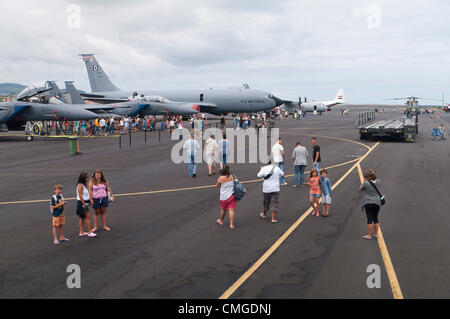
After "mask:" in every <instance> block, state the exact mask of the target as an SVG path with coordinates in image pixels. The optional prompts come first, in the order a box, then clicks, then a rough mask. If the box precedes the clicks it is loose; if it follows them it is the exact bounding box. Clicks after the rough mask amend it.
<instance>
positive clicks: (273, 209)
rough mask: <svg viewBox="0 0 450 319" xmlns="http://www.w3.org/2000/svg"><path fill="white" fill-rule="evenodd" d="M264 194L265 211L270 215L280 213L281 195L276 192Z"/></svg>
mask: <svg viewBox="0 0 450 319" xmlns="http://www.w3.org/2000/svg"><path fill="white" fill-rule="evenodd" d="M263 194H264V200H263V206H264V211H265V212H270V213H278V210H279V198H280V193H279V192H274V193H263Z"/></svg>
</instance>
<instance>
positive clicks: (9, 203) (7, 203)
mask: <svg viewBox="0 0 450 319" xmlns="http://www.w3.org/2000/svg"><path fill="white" fill-rule="evenodd" d="M358 160H359V158H356V159H353V160H351V161H348V162H344V163H340V164H336V165H332V166H329V167H326V169H332V168H336V167H340V166H345V165H348V164H351V163H354V162H356V161H358ZM305 173H308V172H305ZM292 176H294V174H291V175H286V177H292ZM261 181H262V179H253V180H248V181H241V183H242V184H249V183H256V182H261ZM214 187H216V185H206V186H196V187H185V188H174V189H163V190H155V191H146V192H136V193H126V194H114V197H125V196H142V195H151V194H161V193H171V192H182V191H191V190H199V189H207V188H214ZM75 199H76V198H75V197H72V198H65V200H66V201H70V200H75ZM48 201H49V200H48V199H38V200H24V201H15V202H0V205H13V204H34V203H46V202H48Z"/></svg>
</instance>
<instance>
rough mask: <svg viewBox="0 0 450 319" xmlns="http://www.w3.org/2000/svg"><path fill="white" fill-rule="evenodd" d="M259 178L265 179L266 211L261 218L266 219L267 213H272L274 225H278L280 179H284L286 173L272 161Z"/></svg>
mask: <svg viewBox="0 0 450 319" xmlns="http://www.w3.org/2000/svg"><path fill="white" fill-rule="evenodd" d="M257 176H258V178H264V182H263V195H264V201H263V207H264V210H263V212H262V213H260V214H259V215H260V216H261V218H263V219H266V218H267V212H271V214H272V223H276V222H277V220H276V219H275V214H276V213H278V208H279V196H280V177H283V176H284V173H283V171H282V170H281V169H280V168H279V167H278V166H277V165H275V164H273V165H271V161H269V163H268V165H266V166H264V167H262V168H261V170H260V171H259V173H258V175H257Z"/></svg>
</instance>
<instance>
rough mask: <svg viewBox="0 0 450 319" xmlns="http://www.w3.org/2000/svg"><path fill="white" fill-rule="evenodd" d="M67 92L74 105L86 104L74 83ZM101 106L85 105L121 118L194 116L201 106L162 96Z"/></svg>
mask: <svg viewBox="0 0 450 319" xmlns="http://www.w3.org/2000/svg"><path fill="white" fill-rule="evenodd" d="M65 84H66V92H67V93H68V94H69V96H70V100H71V101H72V102H73V103H77V104H84V100H83V98H82V97H81V95H80V92H79V91H78V90H77V89H76V88H75V86H74V85H73V82H71V81H66V82H65ZM101 107H102V106H99V105H95V106H93V105H88V104H85V107H84V108H85V109H87V110H90V111H93V112H96V113H98V114H102V111H108V112H110V113H113V114H117V115H120V116H136V115H138V114H139V115H168V114H177V115H193V114H196V113H198V111H199V106H198V105H197V104H195V103H187V102H186V103H183V102H172V101H169V100H167V99H166V98H163V97H161V96H134V97H133V99H132V100H129V101H128V100H127V101H126V102H120V103H112V104H105V106H104V107H105V109H103V110H102V109H101Z"/></svg>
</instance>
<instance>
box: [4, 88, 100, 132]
mask: <svg viewBox="0 0 450 319" xmlns="http://www.w3.org/2000/svg"><path fill="white" fill-rule="evenodd" d="M53 89H54V87H53V86H51V83H50V82H49V81H47V82H46V83H44V85H32V86H30V87H27V88H26V89H24V90H23V91H22V92H20V93H19V94H18V95H17V99H16V100H15V101H10V102H3V103H0V132H7V131H8V129H19V128H21V127H22V126H23V125H24V124H25V123H26V122H27V121H76V120H91V119H95V118H97V117H98V115H97V114H95V113H94V112H91V111H89V110H86V109H85V108H84V107H83V106H81V105H68V104H65V103H63V102H60V103H59V102H58V103H56V104H54V103H44V104H43V103H38V102H40V101H41V98H42V97H41V96H40V95H41V94H44V93H50V94H56V93H55V92H52V93H51V91H52V90H53ZM47 102H48V101H47Z"/></svg>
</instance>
